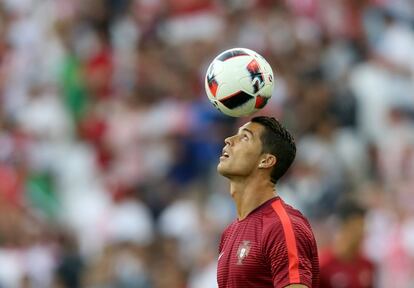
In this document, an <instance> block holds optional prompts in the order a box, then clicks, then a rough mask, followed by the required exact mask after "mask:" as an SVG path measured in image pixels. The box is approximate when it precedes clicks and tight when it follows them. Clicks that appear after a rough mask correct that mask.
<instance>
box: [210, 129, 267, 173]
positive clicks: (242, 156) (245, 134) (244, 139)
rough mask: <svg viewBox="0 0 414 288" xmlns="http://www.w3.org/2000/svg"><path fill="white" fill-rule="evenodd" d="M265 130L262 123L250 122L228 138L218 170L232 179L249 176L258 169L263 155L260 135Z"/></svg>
mask: <svg viewBox="0 0 414 288" xmlns="http://www.w3.org/2000/svg"><path fill="white" fill-rule="evenodd" d="M263 130H264V127H263V126H262V125H260V124H258V123H253V122H248V123H246V124H244V125H243V126H241V127H240V128H239V131H238V132H237V134H236V135H233V136H231V137H228V138H226V139H225V141H224V142H225V144H226V145H225V146H224V148H223V153H222V155H221V157H220V162H219V164H218V166H217V171H218V172H219V173H220V174H221V175H223V176H224V177H227V178H230V179H231V178H234V177H246V176H249V175H250V174H251V173H252V172H253V171H254V170H255V169H257V167H258V165H259V161H260V156H261V155H262V142H261V140H260V135H261V134H262V132H263Z"/></svg>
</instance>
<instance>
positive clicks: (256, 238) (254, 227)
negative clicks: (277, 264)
mask: <svg viewBox="0 0 414 288" xmlns="http://www.w3.org/2000/svg"><path fill="white" fill-rule="evenodd" d="M261 234H262V227H261V225H258V223H257V222H254V221H245V222H244V221H243V222H239V223H236V224H235V225H233V226H232V228H231V229H230V230H229V231H228V234H227V235H226V238H225V239H224V242H223V243H222V249H221V252H220V254H219V259H218V269H217V280H218V282H219V285H220V287H229V286H228V285H231V287H243V285H246V284H247V283H249V282H253V283H260V282H262V281H264V282H268V281H271V278H270V277H271V276H270V267H269V265H268V264H267V263H266V258H265V257H264V255H263V247H262V238H261ZM229 283H231V284H229ZM234 285H235V286H234Z"/></svg>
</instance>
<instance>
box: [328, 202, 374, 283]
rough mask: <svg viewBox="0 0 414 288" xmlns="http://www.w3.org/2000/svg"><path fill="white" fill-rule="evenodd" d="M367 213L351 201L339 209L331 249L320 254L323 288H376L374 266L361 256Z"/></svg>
mask: <svg viewBox="0 0 414 288" xmlns="http://www.w3.org/2000/svg"><path fill="white" fill-rule="evenodd" d="M348 201H349V200H348ZM364 213H365V211H364V210H363V208H361V207H358V206H357V204H355V203H351V202H348V203H343V204H341V206H340V207H339V208H338V211H337V215H338V218H339V219H338V221H337V227H336V232H335V234H334V236H333V240H332V246H331V247H329V248H327V249H325V250H322V251H320V265H321V284H320V285H321V288H331V287H332V288H334V287H353V288H360V287H374V284H375V278H376V272H375V267H374V264H373V263H372V262H371V261H370V260H369V259H368V258H366V257H365V256H364V255H363V254H362V241H363V239H364V216H365V215H364Z"/></svg>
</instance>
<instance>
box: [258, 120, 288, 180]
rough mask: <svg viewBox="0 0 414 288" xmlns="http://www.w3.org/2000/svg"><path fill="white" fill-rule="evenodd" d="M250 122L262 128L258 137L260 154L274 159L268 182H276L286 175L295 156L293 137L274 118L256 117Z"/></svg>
mask: <svg viewBox="0 0 414 288" xmlns="http://www.w3.org/2000/svg"><path fill="white" fill-rule="evenodd" d="M251 122H254V123H259V124H261V125H262V126H264V128H265V129H264V131H263V133H262V135H261V136H260V139H261V141H262V152H263V153H270V154H272V155H274V156H275V157H276V165H275V166H274V167H273V170H272V172H271V174H270V180H271V181H272V182H273V183H275V184H276V182H277V181H278V180H279V179H280V178H281V177H282V176H283V175H284V174H285V173H286V171H287V170H288V169H289V167H290V165H291V164H292V162H293V160H294V159H295V156H296V145H295V140H294V139H293V136H292V135H291V134H290V133H289V131H287V130H286V128H285V127H283V126H282V124H280V122H279V121H277V120H276V119H275V118H274V117H267V116H257V117H253V118H252V119H251Z"/></svg>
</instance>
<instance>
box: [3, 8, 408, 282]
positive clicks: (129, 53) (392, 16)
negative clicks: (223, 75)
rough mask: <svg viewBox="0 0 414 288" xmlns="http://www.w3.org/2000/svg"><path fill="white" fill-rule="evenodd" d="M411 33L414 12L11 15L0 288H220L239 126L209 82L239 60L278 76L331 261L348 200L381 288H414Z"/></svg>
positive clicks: (283, 188) (278, 111) (311, 210)
mask: <svg viewBox="0 0 414 288" xmlns="http://www.w3.org/2000/svg"><path fill="white" fill-rule="evenodd" d="M413 27H414V2H412V1H410V0H371V1H370V0H364V1H362V0H361V1H358V0H352V1H351V0H307V1H303V0H286V1H271V0H267V1H265V0H263V1H259V0H257V1H254V0H249V1H248V0H245V1H243V0H231V1H230V0H228V1H219V0H217V1H213V0H88V1H82V0H2V1H0V287H2V288H8V287H12V288H13V287H41V288H45V287H46V288H47V287H74V288H75V287H189V288H209V287H215V264H216V257H217V243H218V241H219V237H220V233H221V231H222V230H223V228H224V227H225V225H226V224H228V223H229V221H231V220H232V219H233V218H234V216H235V211H234V207H233V204H232V201H231V199H230V197H229V195H228V194H227V188H228V187H227V183H226V181H225V180H224V179H223V178H221V177H220V176H218V175H217V173H216V170H215V167H216V164H217V161H218V160H217V159H218V155H219V153H220V151H221V149H222V146H223V139H224V137H225V136H227V135H229V134H230V133H232V132H234V130H235V129H236V127H237V125H239V124H240V123H242V122H243V121H245V120H246V119H233V118H228V117H225V116H223V115H220V114H219V113H218V112H216V111H215V110H214V108H213V106H211V105H210V104H209V103H208V102H207V97H206V96H205V94H204V83H203V80H204V73H205V70H206V67H207V65H208V63H209V61H211V59H212V58H213V57H214V56H215V55H216V54H218V52H220V51H222V50H224V49H228V48H232V47H247V48H250V49H254V50H256V51H258V52H259V53H261V54H262V55H263V56H265V58H267V59H268V61H269V62H270V64H271V65H272V67H273V68H274V72H275V76H276V87H275V91H274V96H273V98H272V100H271V101H270V102H269V104H268V106H267V107H266V109H265V110H264V111H263V114H267V115H274V116H276V117H277V118H279V119H281V120H282V121H283V123H284V124H285V125H286V126H287V127H288V128H289V129H291V131H293V133H294V135H295V137H296V139H297V145H298V155H297V159H296V161H295V163H294V166H293V167H292V169H291V170H290V173H289V175H287V176H286V177H285V178H284V179H283V181H282V182H281V183H280V185H279V186H278V191H279V192H280V194H282V195H283V197H284V198H285V199H286V201H287V202H289V203H292V204H294V205H296V206H297V207H299V208H300V209H301V210H302V211H303V212H304V214H306V215H307V216H308V217H309V218H310V219H311V222H312V225H313V227H314V230H315V234H316V238H317V240H318V244H319V246H320V249H321V250H324V249H329V247H331V246H332V245H333V239H334V238H335V237H334V235H336V233H337V230H338V225H337V223H338V222H337V221H338V217H337V216H338V215H339V214H340V212H341V211H340V208H339V207H340V205H339V204H340V203H341V202H343V201H344V199H352V200H353V201H356V202H357V203H358V204H359V205H361V206H363V207H364V208H365V209H366V210H367V213H366V215H365V229H364V233H363V243H362V250H363V251H364V254H365V255H366V257H367V258H368V259H370V260H371V261H372V262H373V263H375V265H376V268H377V270H376V271H377V273H376V284H375V287H397V288H405V287H414V197H413V195H414V126H413V124H414V86H413V83H414V82H413V80H414V53H413V51H414V28H413ZM338 287H339V286H338Z"/></svg>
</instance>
